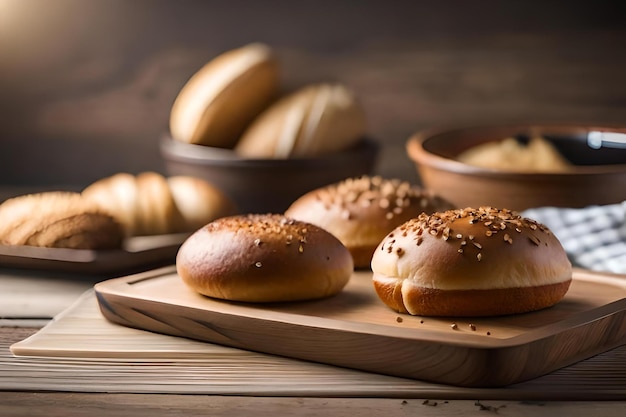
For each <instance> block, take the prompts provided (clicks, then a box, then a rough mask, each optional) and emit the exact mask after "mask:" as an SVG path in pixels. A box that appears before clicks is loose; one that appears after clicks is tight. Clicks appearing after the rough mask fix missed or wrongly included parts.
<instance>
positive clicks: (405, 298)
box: [371, 207, 572, 316]
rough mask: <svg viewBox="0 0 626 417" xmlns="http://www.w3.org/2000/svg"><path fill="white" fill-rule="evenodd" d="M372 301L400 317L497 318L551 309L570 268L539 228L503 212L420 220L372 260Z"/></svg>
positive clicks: (544, 230)
mask: <svg viewBox="0 0 626 417" xmlns="http://www.w3.org/2000/svg"><path fill="white" fill-rule="evenodd" d="M371 267H372V271H373V283H374V287H375V289H376V292H377V294H378V296H379V297H380V298H381V300H382V301H383V302H384V303H385V304H387V305H388V306H389V307H390V308H392V309H393V310H395V311H398V312H401V313H408V314H412V315H422V316H495V315H505V314H515V313H523V312H528V311H533V310H539V309H543V308H546V307H550V306H552V305H554V304H556V303H557V302H558V301H560V300H561V299H562V298H563V296H564V295H565V294H566V292H567V290H568V288H569V285H570V282H571V277H572V266H571V264H570V262H569V260H568V258H567V255H566V253H565V251H564V250H563V247H562V246H561V243H560V242H559V240H558V239H557V238H556V237H555V236H554V234H552V233H551V231H550V230H549V229H548V228H547V227H546V226H544V225H542V224H540V223H537V222H535V221H533V220H531V219H528V218H523V217H521V216H520V215H519V214H517V213H516V212H512V211H510V210H506V209H494V208H490V207H480V208H478V209H473V208H466V209H458V210H449V211H445V212H441V213H434V214H432V215H427V214H422V215H420V216H418V217H417V218H415V219H412V220H409V221H408V222H406V223H404V224H403V225H401V226H399V227H398V228H396V229H395V230H394V231H393V232H391V233H390V234H389V235H388V236H386V237H385V239H384V240H383V241H382V242H381V243H380V245H379V247H378V249H377V250H376V252H375V253H374V256H373V258H372V264H371Z"/></svg>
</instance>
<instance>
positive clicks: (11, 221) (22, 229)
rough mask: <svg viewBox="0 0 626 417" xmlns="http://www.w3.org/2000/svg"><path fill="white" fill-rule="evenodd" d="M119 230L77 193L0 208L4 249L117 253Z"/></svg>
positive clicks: (18, 200) (27, 198) (25, 198)
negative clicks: (8, 247) (78, 250)
mask: <svg viewBox="0 0 626 417" xmlns="http://www.w3.org/2000/svg"><path fill="white" fill-rule="evenodd" d="M123 236H124V234H123V229H122V226H121V225H120V224H119V223H118V222H116V221H115V219H114V218H113V217H112V216H110V215H109V214H107V213H104V212H102V210H101V209H100V208H99V207H98V206H97V205H95V204H93V203H91V202H89V201H87V200H85V199H84V198H82V196H81V195H80V194H79V193H73V192H64V191H58V192H57V191H50V192H44V193H37V194H28V195H22V196H18V197H15V198H12V199H9V200H6V201H5V202H3V203H2V204H1V205H0V242H2V244H4V245H14V246H23V245H25V246H39V247H49V248H69V249H117V248H120V247H121V246H122V240H123Z"/></svg>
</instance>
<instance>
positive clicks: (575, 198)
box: [406, 124, 626, 210]
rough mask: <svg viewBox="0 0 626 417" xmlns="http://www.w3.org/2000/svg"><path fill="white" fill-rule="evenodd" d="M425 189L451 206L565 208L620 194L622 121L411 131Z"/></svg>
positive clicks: (625, 194)
mask: <svg viewBox="0 0 626 417" xmlns="http://www.w3.org/2000/svg"><path fill="white" fill-rule="evenodd" d="M406 145H407V153H408V155H409V157H410V159H411V160H412V161H413V162H414V163H415V166H416V169H417V172H418V175H419V176H420V178H421V181H422V183H423V184H424V186H425V187H427V188H429V189H431V190H433V191H435V192H437V193H438V194H439V195H441V196H442V197H443V198H445V199H447V200H449V201H450V202H452V203H453V204H454V205H455V206H457V207H479V206H492V207H507V208H510V209H514V210H525V209H528V208H533V207H546V206H551V207H572V208H580V207H587V206H591V205H604V204H614V203H619V202H622V201H624V200H626V187H624V184H626V127H620V126H606V125H593V124H585V125H582V124H523V125H508V126H486V127H471V128H457V129H431V130H424V131H420V132H417V133H416V134H415V135H413V136H412V137H411V138H409V140H408V141H407V144H406Z"/></svg>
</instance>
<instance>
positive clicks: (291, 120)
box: [235, 84, 366, 158]
mask: <svg viewBox="0 0 626 417" xmlns="http://www.w3.org/2000/svg"><path fill="white" fill-rule="evenodd" d="M365 133H366V118H365V112H364V110H363V108H362V106H361V104H360V103H359V101H358V100H357V99H356V97H355V95H354V94H353V93H352V91H350V90H349V89H348V88H346V87H345V86H344V85H341V84H314V85H309V86H305V87H302V88H301V89H299V90H297V91H295V92H293V93H291V94H289V95H287V96H284V97H283V98H281V99H280V100H278V101H277V102H276V103H274V104H273V105H272V106H270V107H269V108H268V109H266V110H265V111H263V113H261V114H260V115H259V116H258V117H257V118H256V119H255V120H254V122H252V124H251V125H250V127H249V128H248V129H246V131H245V132H244V134H243V136H242V137H241V139H239V141H238V142H237V145H236V146H235V152H237V153H238V154H239V155H241V156H242V157H245V158H292V157H300V158H305V157H314V156H318V155H322V154H325V153H332V152H338V151H341V150H345V149H348V148H350V147H351V146H352V145H354V144H355V143H356V142H357V141H359V140H360V139H362V138H363V137H364V135H365Z"/></svg>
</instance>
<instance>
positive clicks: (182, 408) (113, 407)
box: [0, 327, 626, 417]
mask: <svg viewBox="0 0 626 417" xmlns="http://www.w3.org/2000/svg"><path fill="white" fill-rule="evenodd" d="M37 330H38V328H36V327H35V328H33V327H0V345H2V346H6V345H8V344H11V343H13V342H17V341H19V340H21V339H23V338H25V337H27V336H29V335H31V334H33V333H34V332H36V331H37ZM94 377H95V378H97V376H94ZM59 389H60V391H59V392H15V391H13V392H12V391H5V392H2V393H0V398H1V400H0V415H2V416H34V415H46V416H51V415H59V416H67V417H72V416H96V415H97V416H118V417H122V416H134V417H136V416H151V417H156V416H171V415H185V416H206V415H212V416H232V415H248V414H254V415H257V416H280V415H287V414H289V415H301V416H314V415H320V414H324V415H327V416H355V415H359V416H361V415H362V416H366V415H368V416H369V415H371V416H442V415H445V416H457V415H458V416H483V417H484V416H485V415H490V414H491V415H504V416H522V415H529V414H532V415H534V416H544V415H545V416H554V415H559V414H560V415H567V416H596V415H597V416H607V417H610V416H623V412H624V409H625V408H624V407H625V406H626V403H624V402H620V401H581V402H577V401H568V402H550V401H541V402H520V401H489V400H480V399H476V400H432V399H428V398H424V399H397V398H391V399H386V398H382V399H381V398H376V399H374V398H303V397H250V396H207V395H168V394H107V393H76V392H62V387H60V388H59Z"/></svg>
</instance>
